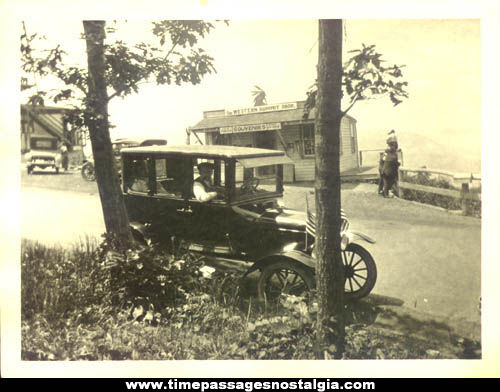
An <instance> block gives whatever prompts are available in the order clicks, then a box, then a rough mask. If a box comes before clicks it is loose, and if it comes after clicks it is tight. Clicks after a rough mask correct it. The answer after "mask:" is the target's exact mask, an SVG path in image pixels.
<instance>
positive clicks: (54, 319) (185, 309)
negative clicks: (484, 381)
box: [21, 240, 477, 361]
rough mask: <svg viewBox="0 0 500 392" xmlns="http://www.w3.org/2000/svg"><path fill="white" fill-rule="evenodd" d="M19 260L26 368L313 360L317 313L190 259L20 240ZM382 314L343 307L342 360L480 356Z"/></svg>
mask: <svg viewBox="0 0 500 392" xmlns="http://www.w3.org/2000/svg"><path fill="white" fill-rule="evenodd" d="M21 260H22V271H21V272H22V359H23V360H63V361H80V360H184V359H217V360H220V359H314V358H315V354H314V338H315V336H314V331H315V317H316V316H315V311H314V309H311V308H310V307H307V306H306V304H304V303H302V302H300V301H299V300H298V299H297V298H295V297H285V298H283V308H282V310H281V311H280V312H279V313H276V312H271V311H270V310H269V309H266V308H265V307H264V306H263V305H262V304H261V303H259V302H258V301H256V299H255V298H254V297H251V296H249V295H248V293H245V292H244V290H242V289H241V286H240V285H239V282H238V279H237V277H236V276H234V275H232V274H227V273H219V272H216V273H214V274H212V276H211V277H210V278H208V277H206V276H205V275H204V274H203V273H202V272H201V271H200V269H201V268H202V263H201V262H200V260H199V259H197V258H196V257H193V256H192V255H190V254H188V253H177V254H176V255H165V254H158V253H156V252H154V251H153V250H151V249H147V250H140V251H128V252H124V253H119V252H116V251H114V250H113V249H112V246H111V243H110V241H109V240H105V241H104V242H103V243H101V244H97V243H95V242H91V241H89V240H87V241H86V242H83V243H80V244H78V245H76V246H74V247H73V248H71V249H63V248H60V247H47V246H44V245H41V244H39V243H36V242H32V241H26V240H25V241H23V242H22V257H21ZM380 311H381V309H379V308H378V307H377V306H375V305H371V304H369V303H367V302H362V301H361V302H357V303H353V304H348V305H347V307H346V315H347V317H348V325H347V327H346V350H345V354H344V358H345V359H411V358H463V357H466V356H467V355H471V354H470V353H471V352H472V353H473V354H472V355H475V356H476V357H477V353H474V349H477V347H476V346H474V345H471V343H470V342H467V341H464V340H459V339H456V340H455V341H453V342H450V341H449V339H448V340H447V342H446V344H444V343H443V341H439V340H433V339H429V338H425V339H423V338H418V337H412V336H409V335H406V334H405V335H403V334H398V333H397V332H396V331H394V330H392V329H383V328H382V329H381V328H376V327H374V326H373V320H374V319H375V318H376V315H377V314H378V313H379V312H380ZM471 347H472V350H471ZM467 350H468V351H467ZM330 355H331V353H328V352H326V353H325V356H326V357H327V358H328V357H329V356H330Z"/></svg>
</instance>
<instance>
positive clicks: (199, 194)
mask: <svg viewBox="0 0 500 392" xmlns="http://www.w3.org/2000/svg"><path fill="white" fill-rule="evenodd" d="M198 171H199V173H200V176H199V177H198V178H197V179H196V180H194V182H193V194H194V197H195V198H196V200H199V201H201V202H207V201H211V200H213V199H215V198H216V197H217V195H218V193H217V192H216V191H215V190H214V189H215V187H214V186H213V185H212V175H213V173H214V165H213V164H212V163H210V162H201V163H199V164H198Z"/></svg>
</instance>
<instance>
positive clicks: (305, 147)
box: [301, 124, 314, 157]
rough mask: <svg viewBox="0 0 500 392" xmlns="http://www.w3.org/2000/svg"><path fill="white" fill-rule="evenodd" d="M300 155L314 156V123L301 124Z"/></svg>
mask: <svg viewBox="0 0 500 392" xmlns="http://www.w3.org/2000/svg"><path fill="white" fill-rule="evenodd" d="M301 137H302V155H303V156H304V157H308V156H314V125H313V124H306V125H303V126H302V135H301Z"/></svg>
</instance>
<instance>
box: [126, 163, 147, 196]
mask: <svg viewBox="0 0 500 392" xmlns="http://www.w3.org/2000/svg"><path fill="white" fill-rule="evenodd" d="M127 187H128V189H130V190H131V191H133V192H140V193H148V192H149V190H150V189H149V173H148V162H147V160H146V159H145V158H138V159H132V160H131V161H130V175H129V177H128V183H127Z"/></svg>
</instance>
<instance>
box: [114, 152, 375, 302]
mask: <svg viewBox="0 0 500 392" xmlns="http://www.w3.org/2000/svg"><path fill="white" fill-rule="evenodd" d="M121 154H122V170H123V173H122V174H123V177H122V179H123V181H122V191H123V196H124V200H125V205H126V208H127V213H128V216H129V219H130V222H131V228H132V233H133V235H134V238H135V239H136V240H137V241H139V242H141V243H143V244H145V245H147V244H150V245H151V244H154V245H155V246H158V247H160V248H162V247H164V248H165V249H166V250H167V249H169V248H170V250H173V249H172V248H176V247H177V246H183V247H184V248H186V249H188V250H189V251H191V252H195V253H198V254H200V255H201V256H202V257H203V258H204V259H205V261H206V262H207V264H212V265H213V266H217V265H221V264H222V265H224V264H226V265H227V264H228V263H229V264H230V263H231V262H237V263H240V264H243V265H245V264H246V265H247V268H248V269H247V274H249V273H251V272H253V271H256V270H260V272H261V274H260V278H259V280H258V287H257V291H258V294H259V297H261V298H262V299H263V300H266V301H274V300H276V298H279V296H280V294H281V293H287V294H292V295H297V296H301V295H307V294H308V293H309V291H310V290H311V289H312V288H313V286H314V282H315V277H314V273H315V266H316V260H315V255H314V239H315V237H314V235H311V234H310V230H311V229H310V226H311V225H309V226H308V230H309V231H306V220H307V219H308V217H309V222H310V221H311V219H315V218H311V217H312V216H313V215H312V212H309V211H308V213H306V211H296V210H292V209H290V208H286V207H285V206H283V205H282V198H283V193H284V186H283V164H291V163H293V161H292V160H291V159H290V158H288V157H287V156H286V155H285V153H284V152H283V151H276V150H266V149H259V148H248V147H234V146H219V145H204V146H201V145H188V146H152V147H135V148H125V149H123V150H122V151H121ZM207 162H208V163H209V164H210V165H204V167H206V166H210V167H211V169H210V170H213V174H212V176H213V181H212V184H210V185H208V184H206V182H204V183H205V184H206V186H207V187H209V190H210V191H212V192H213V191H215V192H217V197H216V198H215V199H212V200H211V201H205V202H203V201H200V200H198V199H197V198H196V197H195V195H194V191H193V184H194V182H200V178H199V172H198V167H201V166H202V165H200V164H201V163H207ZM263 169H266V170H263ZM203 171H205V168H204V170H203ZM197 186H198V185H197ZM313 225H314V224H313ZM341 237H342V250H343V257H342V259H343V261H344V265H345V276H346V283H345V295H346V298H351V299H357V298H361V297H364V296H366V295H368V294H369V293H370V291H371V290H372V289H373V287H374V285H375V281H376V277H377V270H376V266H375V262H374V260H373V258H372V256H371V255H370V253H369V252H368V251H367V250H366V249H365V248H363V247H361V246H360V245H359V244H358V243H356V241H359V240H364V241H367V242H369V243H374V242H375V241H374V240H372V239H371V238H370V237H368V236H367V235H365V234H362V233H359V232H355V231H352V230H349V223H348V221H347V218H346V217H345V216H344V217H343V220H342V233H341Z"/></svg>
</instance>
